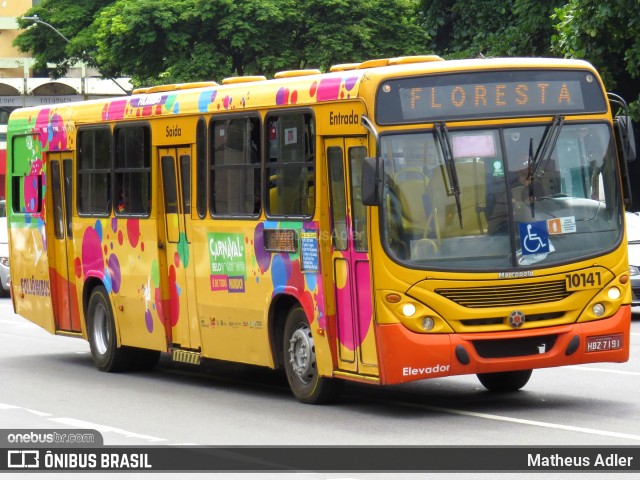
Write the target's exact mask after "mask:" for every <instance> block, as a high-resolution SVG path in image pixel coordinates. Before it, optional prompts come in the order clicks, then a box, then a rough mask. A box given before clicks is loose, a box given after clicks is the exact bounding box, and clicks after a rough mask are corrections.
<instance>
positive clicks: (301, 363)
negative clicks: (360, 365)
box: [283, 307, 341, 404]
mask: <svg viewBox="0 0 640 480" xmlns="http://www.w3.org/2000/svg"><path fill="white" fill-rule="evenodd" d="M283 350H284V352H283V353H284V358H283V360H284V369H285V371H286V373H287V380H288V381H289V387H290V388H291V391H292V392H293V394H294V395H295V397H296V398H297V399H298V400H299V401H300V402H302V403H311V404H319V403H327V402H329V401H331V400H334V399H335V398H336V397H337V395H338V394H339V391H340V386H341V382H340V381H339V380H337V379H334V378H327V377H321V376H320V375H318V366H317V364H316V351H315V344H314V340H313V335H312V333H311V328H310V327H309V322H308V320H307V316H306V315H305V313H304V310H303V309H302V308H301V307H294V308H292V309H291V310H290V311H289V314H288V315H287V320H286V323H285V328H284V349H283Z"/></svg>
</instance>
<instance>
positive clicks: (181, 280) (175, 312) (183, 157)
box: [158, 146, 200, 349]
mask: <svg viewBox="0 0 640 480" xmlns="http://www.w3.org/2000/svg"><path fill="white" fill-rule="evenodd" d="M191 156H192V155H191V147H190V146H184V147H177V148H160V149H159V150H158V158H159V159H160V166H161V175H162V188H161V192H162V194H161V195H160V200H159V201H160V202H161V203H163V208H161V211H164V231H163V232H158V238H159V239H160V243H159V248H160V252H159V253H160V255H162V253H161V251H162V250H163V249H164V251H165V255H166V257H165V261H164V262H162V263H163V264H164V265H165V272H164V273H165V275H166V278H167V282H161V284H162V285H163V288H165V289H166V290H167V291H166V292H163V297H162V298H163V299H164V300H166V299H167V298H168V301H167V302H165V304H166V305H167V306H168V311H165V322H167V321H168V322H170V324H169V325H166V324H165V329H167V333H168V335H167V337H168V340H169V343H170V344H172V345H173V346H179V347H181V348H187V349H198V348H200V331H199V326H198V322H197V316H196V299H195V294H196V288H195V278H194V272H195V269H194V265H193V259H192V258H191V256H192V249H191V238H190V234H191ZM158 225H163V222H158ZM165 238H166V244H165V243H164V242H162V239H165Z"/></svg>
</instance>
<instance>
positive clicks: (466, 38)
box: [420, 0, 564, 58]
mask: <svg viewBox="0 0 640 480" xmlns="http://www.w3.org/2000/svg"><path fill="white" fill-rule="evenodd" d="M562 4H564V1H562V0H549V1H544V2H540V1H539V0H494V1H492V2H487V1H484V0H422V17H421V19H420V21H421V24H422V26H423V28H424V29H425V32H426V33H427V35H428V36H429V37H430V38H431V43H430V44H429V47H430V48H431V49H433V50H434V51H435V52H436V53H439V54H441V55H443V56H446V57H447V58H469V57H477V56H480V55H482V56H486V57H498V56H548V55H549V54H550V47H551V42H550V38H551V34H552V32H553V30H552V28H553V26H552V24H551V21H550V16H551V15H552V13H553V11H554V7H558V6H560V5H562Z"/></svg>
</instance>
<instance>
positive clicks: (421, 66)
mask: <svg viewBox="0 0 640 480" xmlns="http://www.w3.org/2000/svg"><path fill="white" fill-rule="evenodd" d="M524 68H532V69H546V68H550V69H583V70H584V69H588V70H590V71H591V72H592V73H594V74H596V72H595V70H594V69H593V67H592V66H591V65H590V64H589V63H588V62H585V61H583V60H571V59H556V58H490V59H484V58H483V59H465V60H443V59H442V58H440V57H438V56H436V55H420V56H413V57H396V58H390V59H375V60H368V61H365V62H360V63H349V64H341V65H335V66H334V67H332V68H331V71H330V72H328V73H319V71H317V70H295V71H290V72H279V73H278V74H276V75H275V77H276V78H273V79H268V80H267V79H265V77H262V76H250V77H231V78H227V79H224V80H223V81H222V84H218V83H216V82H195V83H185V84H171V85H160V86H154V87H148V88H142V89H137V90H134V94H133V95H131V96H124V97H113V98H108V99H98V100H88V101H82V102H71V103H64V104H56V105H47V106H38V107H28V108H22V109H18V110H15V111H14V112H13V113H12V114H11V117H10V122H9V124H10V127H9V130H10V132H15V133H18V132H19V131H23V132H24V130H22V129H23V128H24V129H26V128H28V127H27V125H25V122H24V120H26V121H27V123H31V122H33V116H34V115H36V116H43V117H46V118H43V119H42V120H43V121H45V122H46V121H47V120H49V116H48V115H49V113H48V112H52V111H55V112H56V113H57V114H58V115H60V116H61V117H62V119H64V121H65V122H69V121H72V122H73V123H74V124H75V125H82V124H86V123H98V122H103V121H104V122H109V121H119V120H139V119H142V118H145V117H151V116H165V115H166V116H172V115H180V114H193V113H200V114H207V113H214V112H218V113H220V112H228V113H233V112H239V111H243V110H247V109H258V108H275V107H283V106H306V105H313V104H317V103H320V102H330V101H339V100H348V99H356V98H360V97H362V96H365V95H373V94H374V92H375V88H376V86H377V84H378V83H379V82H380V81H382V80H384V79H389V78H393V77H400V76H412V75H428V74H444V73H464V72H465V71H477V70H501V69H524ZM596 75H597V74H596ZM598 78H599V77H598ZM365 79H366V82H365V81H364V80H365ZM45 112H47V113H46V115H45ZM18 119H22V120H23V121H22V122H18V123H19V124H20V125H16V124H15V123H16V122H15V121H16V120H18ZM12 123H13V124H14V125H13V126H12ZM37 123H40V120H39V119H38V120H37Z"/></svg>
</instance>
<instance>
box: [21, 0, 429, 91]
mask: <svg viewBox="0 0 640 480" xmlns="http://www.w3.org/2000/svg"><path fill="white" fill-rule="evenodd" d="M417 7H418V0H111V1H106V0H102V1H101V0H87V1H79V0H44V1H43V2H42V3H41V4H40V5H38V6H36V7H33V8H32V9H31V10H29V11H28V12H27V15H34V14H35V15H38V16H40V18H41V19H42V20H43V21H46V22H48V23H50V24H51V25H54V26H55V28H57V29H58V30H59V31H60V32H61V33H63V34H64V35H65V36H67V37H68V38H69V39H70V42H69V43H68V44H65V43H64V41H63V40H62V39H61V38H60V37H58V36H57V35H56V34H55V32H53V31H51V30H50V29H48V28H47V27H46V26H43V25H38V26H37V27H35V28H30V29H28V30H26V31H25V32H23V33H22V34H21V35H20V36H19V37H18V38H17V39H16V42H15V44H16V45H17V46H18V48H19V49H21V50H22V51H25V52H26V51H31V52H33V54H34V56H35V58H36V62H37V64H36V68H38V69H43V68H45V67H46V64H47V63H56V64H57V67H56V68H55V70H54V71H52V76H54V77H59V76H62V75H64V74H65V72H66V71H67V69H68V68H69V67H70V66H71V65H72V64H73V63H75V62H76V61H78V60H83V61H86V62H88V63H89V64H91V65H93V66H97V67H98V68H99V70H100V71H101V72H102V74H103V75H106V76H110V77H115V76H131V77H132V81H133V83H134V84H135V85H137V86H140V85H153V84H159V83H171V82H187V81H200V80H210V79H221V78H224V77H227V76H235V75H252V74H266V75H270V74H272V73H274V72H276V71H278V70H286V69H298V68H321V69H326V68H328V67H329V66H331V65H332V64H334V63H343V62H353V61H361V60H366V59H370V58H376V57H387V56H398V55H407V54H413V53H429V52H426V51H425V45H426V43H427V36H426V35H425V33H424V31H423V30H422V28H421V27H420V26H419V25H418V23H417V21H416V16H417ZM29 25H30V22H27V21H21V22H20V26H21V27H22V28H26V27H28V26H29Z"/></svg>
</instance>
